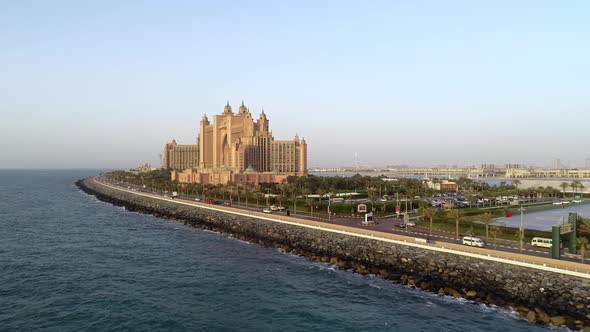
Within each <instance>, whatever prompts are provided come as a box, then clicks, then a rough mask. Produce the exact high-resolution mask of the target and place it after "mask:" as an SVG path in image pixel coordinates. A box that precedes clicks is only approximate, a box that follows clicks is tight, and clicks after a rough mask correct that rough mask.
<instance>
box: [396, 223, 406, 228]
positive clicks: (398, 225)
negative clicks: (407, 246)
mask: <svg viewBox="0 0 590 332" xmlns="http://www.w3.org/2000/svg"><path fill="white" fill-rule="evenodd" d="M394 226H395V227H397V228H406V224H404V223H401V224H395V225H394Z"/></svg>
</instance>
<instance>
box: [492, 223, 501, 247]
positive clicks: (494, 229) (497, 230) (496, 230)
mask: <svg viewBox="0 0 590 332" xmlns="http://www.w3.org/2000/svg"><path fill="white" fill-rule="evenodd" d="M491 233H492V236H493V237H494V249H496V248H497V245H496V239H497V238H498V236H500V235H502V229H501V228H500V227H497V226H492V229H491Z"/></svg>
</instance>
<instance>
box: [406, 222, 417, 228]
mask: <svg viewBox="0 0 590 332" xmlns="http://www.w3.org/2000/svg"><path fill="white" fill-rule="evenodd" d="M406 225H407V226H408V227H414V226H416V224H414V223H413V222H411V221H409V222H407V223H406Z"/></svg>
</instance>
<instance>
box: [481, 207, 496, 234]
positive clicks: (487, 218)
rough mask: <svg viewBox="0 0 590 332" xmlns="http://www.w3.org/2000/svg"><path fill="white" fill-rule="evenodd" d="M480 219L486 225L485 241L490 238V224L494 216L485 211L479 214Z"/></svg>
mask: <svg viewBox="0 0 590 332" xmlns="http://www.w3.org/2000/svg"><path fill="white" fill-rule="evenodd" d="M481 219H482V220H481V221H482V222H483V223H484V224H485V225H486V241H487V240H488V239H489V238H490V224H491V223H492V222H493V221H494V216H493V215H492V214H491V213H490V212H486V213H484V214H483V215H482V216H481Z"/></svg>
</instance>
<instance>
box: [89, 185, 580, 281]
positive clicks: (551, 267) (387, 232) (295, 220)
mask: <svg viewBox="0 0 590 332" xmlns="http://www.w3.org/2000/svg"><path fill="white" fill-rule="evenodd" d="M94 181H95V182H96V183H98V184H100V185H103V186H107V187H109V188H111V189H116V190H120V191H124V192H128V193H132V194H137V195H141V196H146V197H150V198H153V199H160V200H165V201H169V202H176V203H178V204H183V205H191V206H195V207H200V208H204V209H209V210H216V211H221V212H227V213H230V214H236V215H244V216H249V217H254V218H259V219H264V220H270V221H276V222H282V223H289V224H293V225H299V226H304V227H311V228H317V229H322V230H326V231H331V232H336V233H343V234H347V235H353V236H359V237H367V238H372V239H375V240H381V241H388V242H389V241H390V242H394V243H402V244H404V245H408V246H415V247H420V248H425V249H430V250H436V251H445V252H449V253H454V254H459V255H465V256H473V257H478V258H481V259H487V260H495V261H500V262H504V263H508V264H514V265H522V266H528V267H533V268H537V269H542V270H548V271H554V272H559V273H565V274H570V275H576V276H579V277H584V278H590V265H589V264H581V263H579V262H574V261H572V259H571V258H569V257H566V259H562V260H555V259H551V258H549V256H548V254H545V253H542V252H536V251H534V252H529V251H526V252H523V253H518V249H515V248H513V247H507V248H503V247H498V248H497V249H492V248H491V247H490V246H487V247H484V248H473V247H468V246H463V245H460V244H458V241H457V240H455V239H452V238H449V236H444V235H442V234H434V233H433V235H432V236H430V241H429V243H426V240H425V239H426V238H427V234H424V233H421V231H423V229H420V228H416V229H415V230H413V231H412V233H406V232H405V231H401V230H400V231H398V230H394V228H393V224H394V223H393V220H391V221H387V220H384V221H382V222H379V223H377V224H375V225H373V226H362V225H360V220H359V219H350V218H349V219H346V218H337V219H335V220H331V221H327V220H318V219H316V218H310V217H307V216H305V217H301V216H293V215H291V216H286V215H285V214H282V213H281V214H279V213H272V214H267V213H263V212H261V211H260V209H256V208H251V207H250V208H244V207H237V206H235V205H232V206H223V205H211V204H204V203H201V202H195V201H194V200H191V199H182V198H175V199H172V198H171V197H168V196H166V195H162V194H157V193H153V192H150V191H142V189H141V188H130V187H129V188H126V187H121V186H117V185H113V184H109V183H106V182H103V181H100V180H97V179H96V178H94ZM447 235H448V234H447Z"/></svg>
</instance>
